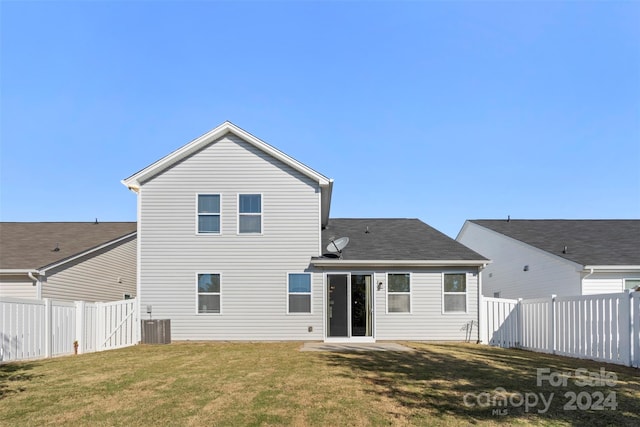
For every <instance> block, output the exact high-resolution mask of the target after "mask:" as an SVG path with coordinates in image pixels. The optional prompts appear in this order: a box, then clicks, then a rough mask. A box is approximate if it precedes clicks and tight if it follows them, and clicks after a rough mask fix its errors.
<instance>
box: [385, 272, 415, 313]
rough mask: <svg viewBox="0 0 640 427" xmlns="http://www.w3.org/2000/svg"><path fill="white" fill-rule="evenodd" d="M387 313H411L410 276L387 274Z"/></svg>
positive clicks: (408, 274)
mask: <svg viewBox="0 0 640 427" xmlns="http://www.w3.org/2000/svg"><path fill="white" fill-rule="evenodd" d="M387 313H411V274H410V273H389V274H387Z"/></svg>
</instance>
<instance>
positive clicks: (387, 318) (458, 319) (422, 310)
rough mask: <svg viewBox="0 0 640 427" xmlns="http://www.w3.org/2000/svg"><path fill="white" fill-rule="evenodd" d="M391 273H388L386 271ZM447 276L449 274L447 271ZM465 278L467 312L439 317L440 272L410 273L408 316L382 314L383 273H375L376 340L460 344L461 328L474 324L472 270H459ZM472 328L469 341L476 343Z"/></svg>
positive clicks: (475, 278)
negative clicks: (451, 342)
mask: <svg viewBox="0 0 640 427" xmlns="http://www.w3.org/2000/svg"><path fill="white" fill-rule="evenodd" d="M389 272H391V271H389ZM447 272H452V271H450V270H447ZM459 272H460V273H462V274H466V276H467V312H466V313H442V273H443V271H442V269H438V268H424V269H414V270H412V271H411V315H410V316H407V315H399V314H398V313H386V312H385V305H386V299H387V293H386V292H385V288H386V287H387V283H386V280H387V274H386V273H387V271H378V272H376V273H375V278H374V283H376V284H379V283H381V282H382V285H381V286H380V289H379V287H378V286H376V287H375V288H374V289H375V313H376V315H375V317H376V323H375V337H376V340H425V341H464V340H465V339H466V337H465V330H464V328H465V326H466V325H469V324H470V322H472V321H473V322H477V321H478V311H477V307H478V306H477V300H478V297H477V295H478V273H477V272H476V271H475V269H471V270H462V269H460V270H459ZM476 331H477V328H476V326H474V328H473V334H472V339H473V340H475V339H477V332H476Z"/></svg>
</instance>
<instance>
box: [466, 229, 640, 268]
mask: <svg viewBox="0 0 640 427" xmlns="http://www.w3.org/2000/svg"><path fill="white" fill-rule="evenodd" d="M470 222H473V223H475V224H478V225H480V226H482V227H485V228H488V229H490V230H494V231H497V232H498V233H501V234H504V235H505V236H509V237H511V238H513V239H516V240H520V241H521V242H524V243H527V244H529V245H531V246H534V247H536V248H539V249H542V250H544V251H546V252H549V253H552V254H554V255H557V256H559V257H562V258H566V259H568V260H570V261H573V262H576V263H578V264H581V265H640V220H633V219H629V220H625V219H620V220H618V219H616V220H608V219H607V220H555V219H554V220H546V219H545V220H541V219H534V220H514V219H512V220H510V221H507V220H470ZM565 246H566V247H567V253H566V254H565V253H563V252H562V251H563V249H564V247H565Z"/></svg>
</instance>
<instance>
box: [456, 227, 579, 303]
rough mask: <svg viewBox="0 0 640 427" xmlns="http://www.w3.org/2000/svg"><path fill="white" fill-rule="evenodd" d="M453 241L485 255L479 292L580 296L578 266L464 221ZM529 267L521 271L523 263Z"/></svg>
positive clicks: (531, 295)
mask: <svg viewBox="0 0 640 427" xmlns="http://www.w3.org/2000/svg"><path fill="white" fill-rule="evenodd" d="M457 240H458V241H459V242H460V243H462V244H463V245H465V246H467V247H469V248H471V249H473V250H474V251H476V252H478V253H479V254H481V255H483V256H485V257H487V258H489V259H490V260H491V264H489V265H488V266H487V268H486V269H485V270H484V271H483V272H482V294H483V295H484V296H487V297H493V296H494V293H495V292H500V298H542V297H548V296H551V295H553V294H555V295H558V296H571V295H580V292H581V276H580V271H581V270H582V266H580V265H578V264H576V263H574V262H571V261H568V260H564V259H562V258H560V257H557V256H554V255H550V254H548V253H546V252H545V251H542V250H540V249H537V248H534V247H533V246H530V245H527V244H525V243H522V242H520V241H518V240H515V239H512V238H510V237H507V236H504V235H503V234H500V233H497V232H495V231H492V230H489V229H487V228H485V227H481V226H479V225H477V224H474V223H472V222H469V221H467V222H466V223H465V225H464V226H463V228H462V230H461V231H460V234H459V235H458V238H457ZM525 265H527V266H529V267H528V268H529V270H528V271H524V266H525Z"/></svg>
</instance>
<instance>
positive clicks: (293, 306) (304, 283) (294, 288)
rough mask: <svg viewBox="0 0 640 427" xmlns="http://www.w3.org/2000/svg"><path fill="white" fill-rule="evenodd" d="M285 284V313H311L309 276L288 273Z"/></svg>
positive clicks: (306, 274)
mask: <svg viewBox="0 0 640 427" xmlns="http://www.w3.org/2000/svg"><path fill="white" fill-rule="evenodd" d="M287 282H288V283H287V293H288V301H287V307H288V310H287V311H288V312H289V313H311V274H309V273H290V274H289V276H288V280H287Z"/></svg>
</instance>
